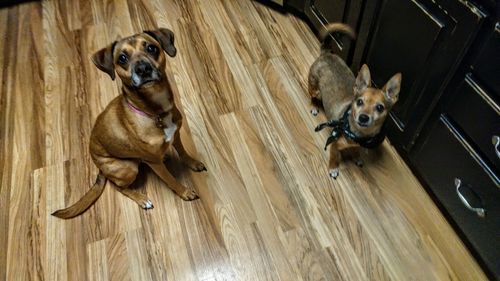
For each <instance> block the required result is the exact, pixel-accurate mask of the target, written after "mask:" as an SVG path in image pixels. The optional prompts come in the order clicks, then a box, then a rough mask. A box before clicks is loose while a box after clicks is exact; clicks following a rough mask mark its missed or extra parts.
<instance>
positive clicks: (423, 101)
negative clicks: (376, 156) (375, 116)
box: [365, 0, 485, 151]
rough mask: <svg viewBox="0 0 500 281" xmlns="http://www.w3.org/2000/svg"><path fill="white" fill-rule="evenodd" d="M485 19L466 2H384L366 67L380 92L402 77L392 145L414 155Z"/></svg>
mask: <svg viewBox="0 0 500 281" xmlns="http://www.w3.org/2000/svg"><path fill="white" fill-rule="evenodd" d="M437 2H440V3H437ZM484 18H485V15H484V14H483V13H482V12H481V11H480V10H479V9H478V8H477V7H475V6H473V4H471V3H469V2H467V1H426V0H387V1H383V2H382V4H381V6H380V10H379V16H378V19H377V21H376V24H375V28H374V32H373V37H372V39H371V41H370V43H369V47H368V49H367V50H368V51H367V55H366V60H365V61H366V62H367V64H368V66H369V67H370V70H371V72H372V79H373V81H374V83H375V84H376V85H377V86H379V87H382V86H383V85H384V84H385V82H386V81H387V80H388V79H389V78H390V77H391V76H392V75H393V74H394V73H397V72H402V73H403V83H402V89H401V92H400V97H399V101H398V103H397V104H396V105H395V107H394V108H393V111H392V113H391V118H390V120H389V123H390V124H389V125H390V126H389V127H390V130H389V137H390V138H391V140H392V141H393V143H395V144H396V145H398V146H399V147H401V148H403V149H405V150H407V151H409V150H410V148H411V146H412V145H413V142H414V140H415V138H416V137H417V136H418V133H419V131H420V129H421V126H422V124H423V123H424V121H425V120H426V118H427V117H428V115H429V113H430V111H431V109H432V107H433V106H434V105H435V103H436V101H437V100H438V98H439V96H440V95H441V93H442V92H443V89H444V88H445V86H446V84H447V82H448V81H449V79H450V78H451V77H452V76H453V74H454V72H455V70H456V69H457V67H458V65H459V63H460V62H461V59H462V57H463V56H464V54H465V51H466V50H467V49H468V46H469V45H470V42H471V41H472V39H473V38H474V37H475V34H476V33H477V31H478V30H479V28H480V25H481V23H482V21H483V19H484Z"/></svg>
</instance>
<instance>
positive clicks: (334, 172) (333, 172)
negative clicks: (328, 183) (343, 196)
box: [329, 168, 339, 180]
mask: <svg viewBox="0 0 500 281" xmlns="http://www.w3.org/2000/svg"><path fill="white" fill-rule="evenodd" d="M329 174H330V177H332V178H333V179H335V180H336V179H337V177H338V176H339V169H338V168H335V169H331V170H330V172H329Z"/></svg>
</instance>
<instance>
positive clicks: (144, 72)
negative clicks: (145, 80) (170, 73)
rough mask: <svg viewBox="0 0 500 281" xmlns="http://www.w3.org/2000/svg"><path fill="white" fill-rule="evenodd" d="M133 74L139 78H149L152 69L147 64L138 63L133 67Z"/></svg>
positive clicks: (143, 62)
mask: <svg viewBox="0 0 500 281" xmlns="http://www.w3.org/2000/svg"><path fill="white" fill-rule="evenodd" d="M134 72H135V73H136V74H137V75H139V76H141V77H144V76H150V75H151V72H153V67H152V66H151V64H150V63H148V62H145V61H140V62H138V63H137V64H136V65H135V67H134Z"/></svg>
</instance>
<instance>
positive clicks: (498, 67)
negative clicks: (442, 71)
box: [473, 23, 500, 98]
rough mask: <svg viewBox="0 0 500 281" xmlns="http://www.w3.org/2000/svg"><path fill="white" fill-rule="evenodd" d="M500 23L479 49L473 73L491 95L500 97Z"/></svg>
mask: <svg viewBox="0 0 500 281" xmlns="http://www.w3.org/2000/svg"><path fill="white" fill-rule="evenodd" d="M499 52H500V23H497V24H496V25H495V28H494V29H493V31H492V32H491V33H490V35H489V36H488V39H487V41H486V43H485V45H484V47H483V49H482V50H481V51H480V55H479V57H478V59H477V60H476V62H475V63H474V66H473V68H474V70H473V72H474V75H477V77H478V78H479V80H480V81H481V82H482V83H484V84H485V85H486V87H487V88H488V89H489V90H491V91H492V95H495V96H496V98H500V79H498V77H499V76H500V55H499Z"/></svg>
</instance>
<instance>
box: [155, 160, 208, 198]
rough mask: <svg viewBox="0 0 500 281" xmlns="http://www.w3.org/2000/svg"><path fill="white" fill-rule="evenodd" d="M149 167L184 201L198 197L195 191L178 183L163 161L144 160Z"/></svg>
mask: <svg viewBox="0 0 500 281" xmlns="http://www.w3.org/2000/svg"><path fill="white" fill-rule="evenodd" d="M146 164H148V166H149V167H151V169H152V170H153V171H154V172H155V174H157V175H158V176H159V177H160V178H161V179H162V180H163V181H164V182H165V184H167V186H168V187H169V188H170V189H172V190H173V191H174V192H175V193H176V194H177V195H179V196H180V197H181V198H182V199H183V200H185V201H191V200H194V199H197V198H199V197H198V194H197V193H196V191H194V190H192V189H189V188H187V187H185V186H183V185H182V184H180V183H179V182H178V181H177V180H176V179H175V178H174V176H172V174H171V173H170V172H169V171H168V170H167V167H165V164H163V162H161V161H160V162H158V163H152V162H146Z"/></svg>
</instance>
